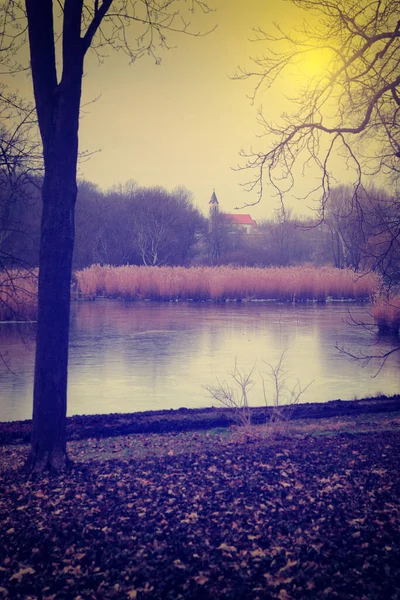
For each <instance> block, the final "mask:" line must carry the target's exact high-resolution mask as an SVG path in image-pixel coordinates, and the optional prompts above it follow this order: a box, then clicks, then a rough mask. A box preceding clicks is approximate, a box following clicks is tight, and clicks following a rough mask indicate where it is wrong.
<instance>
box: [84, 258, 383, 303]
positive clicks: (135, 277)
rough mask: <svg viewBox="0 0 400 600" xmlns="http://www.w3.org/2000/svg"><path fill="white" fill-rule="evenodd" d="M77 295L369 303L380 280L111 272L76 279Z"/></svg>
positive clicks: (324, 273) (338, 274)
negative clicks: (341, 300) (332, 300)
mask: <svg viewBox="0 0 400 600" xmlns="http://www.w3.org/2000/svg"><path fill="white" fill-rule="evenodd" d="M76 279H77V289H78V294H79V295H80V296H81V297H83V298H85V299H94V298H96V297H98V296H106V297H109V298H124V299H128V300H143V299H149V300H164V301H168V300H169V301H171V300H212V301H215V302H219V301H225V300H252V299H254V300H278V301H288V302H298V301H305V300H316V301H320V302H325V301H326V300H328V299H329V298H332V299H346V300H350V299H351V300H368V299H370V298H371V297H372V296H373V295H374V294H375V293H376V291H377V289H378V287H379V284H380V278H379V276H378V275H376V274H374V273H367V274H364V275H360V274H358V273H354V272H353V271H351V270H350V269H335V268H333V267H323V268H316V267H273V268H264V269H262V268H247V267H243V268H233V267H193V268H184V267H137V266H124V267H111V266H100V265H93V266H91V267H89V268H87V269H84V270H83V271H79V272H77V273H76Z"/></svg>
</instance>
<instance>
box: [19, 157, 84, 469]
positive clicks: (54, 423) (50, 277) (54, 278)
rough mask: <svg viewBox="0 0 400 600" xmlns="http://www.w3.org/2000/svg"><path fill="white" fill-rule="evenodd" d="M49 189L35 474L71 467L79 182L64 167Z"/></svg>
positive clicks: (49, 179)
mask: <svg viewBox="0 0 400 600" xmlns="http://www.w3.org/2000/svg"><path fill="white" fill-rule="evenodd" d="M48 171H49V172H51V176H49V175H47V174H46V176H45V180H44V185H43V215H42V228H41V245H40V259H39V312H38V325H37V336H36V362H35V385H34V394H33V433H32V447H31V455H30V458H29V462H28V467H29V469H30V470H34V471H42V470H44V469H48V468H50V469H56V470H59V469H62V468H63V467H65V464H66V457H67V455H66V434H65V427H66V410H67V372H68V340H69V318H70V282H71V263H72V252H73V245H74V206H75V200H76V192H77V190H76V182H75V181H74V180H73V178H72V180H71V177H69V176H68V173H65V167H63V165H60V164H58V165H54V166H53V168H49V169H48Z"/></svg>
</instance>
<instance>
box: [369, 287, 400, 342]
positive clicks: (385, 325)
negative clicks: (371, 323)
mask: <svg viewBox="0 0 400 600" xmlns="http://www.w3.org/2000/svg"><path fill="white" fill-rule="evenodd" d="M370 312H371V314H372V316H373V317H374V319H375V323H376V325H377V327H378V332H379V334H381V335H388V334H391V335H398V333H399V329H400V294H397V295H395V296H392V297H390V298H378V299H377V300H376V302H375V303H374V305H373V306H372V308H371V311H370Z"/></svg>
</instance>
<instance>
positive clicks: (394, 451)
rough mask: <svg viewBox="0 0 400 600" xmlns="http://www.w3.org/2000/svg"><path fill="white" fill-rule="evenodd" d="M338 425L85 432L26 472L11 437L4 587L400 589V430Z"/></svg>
mask: <svg viewBox="0 0 400 600" xmlns="http://www.w3.org/2000/svg"><path fill="white" fill-rule="evenodd" d="M334 429H335V428H334ZM258 431H261V430H258ZM307 431H308V430H307ZM335 433H336V434H335V435H330V436H328V435H323V436H313V435H309V433H305V434H304V432H303V435H293V436H291V437H279V436H278V437H277V438H274V439H270V438H269V437H268V436H265V435H261V434H259V433H254V432H250V431H247V432H246V431H245V432H243V431H241V430H237V431H233V432H229V433H228V432H226V431H223V430H221V431H215V432H208V433H205V432H196V433H187V434H183V433H180V434H177V435H174V434H165V435H139V436H138V435H131V436H124V437H122V436H121V437H119V438H112V439H102V440H81V441H76V442H71V443H70V444H69V452H70V456H71V458H73V460H74V464H73V466H72V467H71V469H70V470H69V471H68V472H66V473H64V474H61V475H58V476H47V477H44V478H42V479H36V480H28V481H27V480H26V479H24V478H23V475H22V473H21V472H20V471H18V469H17V467H18V466H20V465H21V464H22V463H23V460H24V456H25V455H26V452H27V447H26V446H12V447H7V448H3V449H2V454H1V460H2V470H1V473H0V598H10V599H14V598H15V599H22V598H23V599H36V598H37V599H41V600H42V599H43V600H50V599H55V600H63V599H71V598H73V599H75V600H80V599H86V598H89V599H99V598H101V599H103V598H104V599H108V598H117V599H120V598H121V599H125V598H127V599H129V598H135V599H137V600H141V599H148V600H151V599H160V600H161V599H162V600H168V599H171V600H172V599H173V600H178V599H185V600H186V599H197V600H200V599H201V600H211V599H216V598H218V599H219V598H223V599H237V600H239V599H247V598H248V599H251V600H257V599H260V600H261V599H268V598H271V599H273V598H277V599H278V600H290V599H303V598H324V599H325V598H326V599H331V598H342V599H344V598H346V599H352V598H357V599H362V600H372V599H376V600H378V599H379V600H382V599H383V598H385V599H393V600H396V599H397V598H400V515H399V511H400V507H399V492H400V476H399V468H398V464H399V455H400V433H399V432H398V431H396V430H386V431H385V430H382V431H379V430H377V429H376V427H375V428H374V431H373V433H371V432H369V433H360V434H358V435H353V434H349V433H340V431H339V433H338V432H337V430H335Z"/></svg>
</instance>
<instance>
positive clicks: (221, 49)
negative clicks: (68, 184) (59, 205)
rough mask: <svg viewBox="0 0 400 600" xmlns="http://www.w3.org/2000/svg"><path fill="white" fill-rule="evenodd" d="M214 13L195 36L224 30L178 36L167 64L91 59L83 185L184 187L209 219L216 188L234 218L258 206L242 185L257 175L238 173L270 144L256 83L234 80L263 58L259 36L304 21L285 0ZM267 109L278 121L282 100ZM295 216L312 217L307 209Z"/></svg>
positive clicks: (216, 2)
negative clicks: (264, 137)
mask: <svg viewBox="0 0 400 600" xmlns="http://www.w3.org/2000/svg"><path fill="white" fill-rule="evenodd" d="M209 4H210V6H212V7H213V8H215V11H214V12H212V13H211V14H209V15H207V16H206V17H203V18H198V17H199V16H200V15H198V14H194V15H193V21H192V23H193V30H196V31H197V30H199V29H200V30H202V31H207V30H209V29H212V28H213V27H214V26H215V25H217V28H216V29H215V31H213V32H212V33H210V34H209V35H206V36H201V37H189V36H184V35H179V36H178V35H176V36H175V37H174V38H173V39H172V40H171V43H173V44H175V43H176V44H177V47H175V48H173V49H171V50H169V51H167V52H162V53H161V54H160V56H161V59H162V61H161V65H156V64H155V63H154V60H153V59H152V58H150V57H145V58H142V59H140V60H138V61H137V62H136V63H134V64H131V65H130V64H129V61H128V59H127V57H125V56H124V55H123V54H121V53H110V55H109V57H108V58H107V59H106V60H105V61H104V64H103V65H101V66H98V64H97V61H96V60H94V57H89V58H88V60H87V61H86V65H85V66H86V69H85V77H84V82H83V104H86V106H85V108H84V110H83V117H82V119H81V124H80V148H81V150H87V151H91V152H94V154H93V155H92V157H91V159H90V160H89V161H88V162H85V163H83V164H81V165H80V174H81V176H83V177H84V178H86V179H88V180H90V181H92V182H93V183H96V184H98V185H99V186H100V187H102V188H103V189H106V188H109V187H111V186H113V185H114V184H119V183H123V182H124V181H127V180H130V179H132V180H134V181H136V183H137V184H138V185H140V186H151V185H161V186H164V187H166V188H167V189H169V190H172V189H173V188H174V187H176V186H184V187H186V188H187V189H188V190H190V191H191V192H192V194H193V196H194V201H195V203H196V205H197V206H198V207H199V208H200V210H202V211H203V212H206V211H208V202H209V200H210V197H211V194H212V192H213V190H214V189H215V191H216V194H217V197H218V199H219V202H220V208H221V210H224V211H226V212H233V211H234V209H235V207H238V206H243V205H244V204H245V203H251V202H254V201H255V200H257V196H256V194H255V193H252V194H251V193H249V192H246V191H244V189H243V187H242V186H241V184H243V183H246V181H248V180H249V178H250V177H251V176H250V174H249V173H248V172H247V171H246V172H243V171H242V172H238V171H235V170H234V169H235V167H236V166H237V165H238V164H241V165H243V164H244V163H243V159H242V158H241V157H240V156H239V152H240V150H241V149H244V150H249V149H250V147H251V146H252V145H254V147H260V144H262V141H261V140H259V139H257V138H256V134H257V121H256V114H257V106H252V105H251V102H250V100H249V98H248V97H247V94H251V93H252V91H253V85H254V84H253V82H251V81H237V80H233V79H232V77H233V75H234V73H235V71H236V69H237V67H238V66H239V65H241V66H250V64H251V63H250V60H249V57H250V56H254V55H255V54H257V53H258V52H260V48H258V47H257V44H255V43H254V42H251V41H250V38H251V37H252V36H253V32H252V28H254V27H258V26H261V27H263V28H268V27H272V23H273V22H274V21H276V22H279V23H281V24H283V25H287V26H291V25H293V24H294V23H295V19H296V14H297V13H296V11H295V9H293V7H291V5H290V4H289V3H288V2H283V1H282V0H246V2H244V0H210V3H209ZM253 37H254V36H253ZM95 99H96V101H95V102H92V101H93V100H95ZM260 100H261V99H260ZM262 100H263V101H264V103H266V105H267V107H268V115H269V116H273V115H275V116H276V118H278V117H279V114H280V110H281V103H282V97H280V96H279V95H278V94H272V95H271V94H270V95H268V96H266V97H265V98H263V99H262ZM87 103H89V104H87ZM264 107H265V104H264ZM276 207H277V204H276V201H275V200H274V199H272V198H268V197H266V198H264V199H263V201H262V203H261V205H259V206H255V207H251V208H248V209H246V210H242V211H240V212H250V213H251V214H252V216H253V217H254V218H257V219H261V218H266V217H270V216H271V215H272V214H273V211H274V209H275V208H276ZM295 210H296V211H297V212H302V211H303V210H305V204H303V205H301V204H299V205H298V206H296V208H295Z"/></svg>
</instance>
